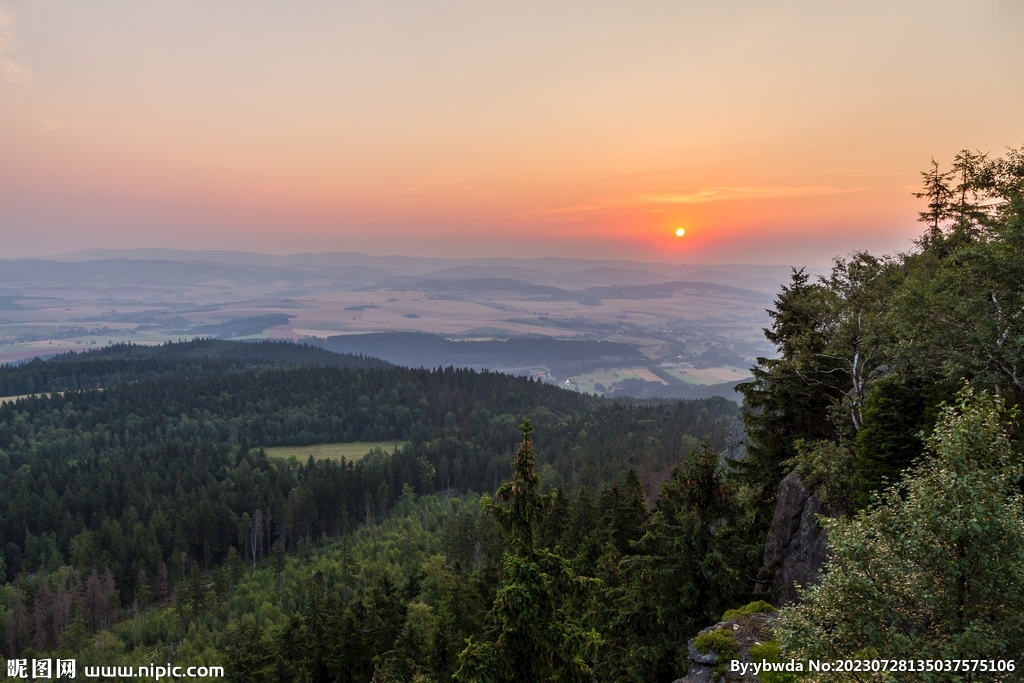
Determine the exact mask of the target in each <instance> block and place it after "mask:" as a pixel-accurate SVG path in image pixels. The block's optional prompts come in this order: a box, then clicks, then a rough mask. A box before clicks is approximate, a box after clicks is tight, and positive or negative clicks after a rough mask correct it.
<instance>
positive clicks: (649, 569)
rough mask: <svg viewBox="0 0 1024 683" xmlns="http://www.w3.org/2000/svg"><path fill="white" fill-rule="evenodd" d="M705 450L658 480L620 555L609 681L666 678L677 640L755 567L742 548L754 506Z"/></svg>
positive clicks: (681, 660)
mask: <svg viewBox="0 0 1024 683" xmlns="http://www.w3.org/2000/svg"><path fill="white" fill-rule="evenodd" d="M725 474H726V473H725V471H724V470H723V468H722V465H721V462H720V458H719V456H718V454H717V453H715V452H713V451H712V450H711V449H709V448H706V447H705V448H702V449H700V450H698V451H695V452H693V453H692V454H691V455H690V457H689V458H687V460H686V461H684V463H683V464H682V465H681V466H680V467H678V468H676V469H675V470H673V472H672V476H671V478H670V479H669V480H668V481H666V482H664V483H663V484H662V494H661V497H660V498H659V499H658V501H657V504H656V507H655V510H654V513H653V515H652V516H651V517H650V519H649V520H648V521H647V522H646V523H645V524H644V526H643V534H642V536H641V538H640V539H639V540H637V541H636V542H635V543H632V544H630V549H629V552H628V553H627V554H625V555H623V556H622V557H621V559H619V561H618V563H617V565H616V567H615V569H616V572H617V573H612V574H611V577H610V578H611V579H614V580H610V581H608V584H609V586H610V588H609V594H608V595H607V597H606V599H605V600H606V602H605V603H603V604H597V605H595V606H594V607H593V608H592V609H593V611H594V613H595V614H596V616H597V617H598V618H600V619H601V620H602V621H604V622H605V623H607V624H608V625H607V627H606V628H605V631H604V632H605V635H606V638H607V641H608V647H606V648H605V650H604V651H603V652H602V658H601V660H600V664H601V665H602V666H603V671H602V673H603V675H604V676H606V677H607V678H608V679H610V680H628V681H638V682H639V681H648V680H673V679H674V678H678V677H679V676H680V675H682V674H684V673H685V670H686V668H687V666H688V660H687V655H686V646H685V645H686V641H687V639H688V638H690V637H691V636H692V634H693V633H695V632H696V631H698V630H699V629H700V628H701V626H703V625H705V624H707V623H708V622H709V621H710V622H714V621H716V620H717V617H718V616H719V615H720V614H721V613H722V612H723V611H724V609H725V608H726V607H727V606H728V605H730V604H736V603H737V602H738V601H739V598H740V596H743V595H745V594H746V592H747V584H746V580H745V578H744V577H745V576H746V575H752V574H753V572H754V567H755V566H756V564H757V562H758V561H759V559H760V558H759V555H760V547H759V544H757V543H749V542H748V541H747V540H746V538H745V537H744V530H745V529H746V528H748V527H749V524H750V518H751V515H752V508H753V503H752V501H751V500H750V498H749V496H748V495H747V491H746V490H745V489H743V488H739V487H737V486H736V485H735V484H734V483H733V482H731V481H730V480H728V479H727V478H726V476H725Z"/></svg>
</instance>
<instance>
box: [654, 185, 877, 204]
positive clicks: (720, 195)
mask: <svg viewBox="0 0 1024 683" xmlns="http://www.w3.org/2000/svg"><path fill="white" fill-rule="evenodd" d="M862 190H863V188H840V187H828V186H822V185H807V186H792V187H786V186H778V187H772V186H766V187H707V188H703V189H700V190H696V191H694V192H686V193H679V194H676V193H665V194H648V195H642V196H641V197H640V199H641V201H643V202H647V203H651V204H706V203H707V202H726V201H733V200H737V199H776V198H780V197H815V196H818V195H826V194H845V193H847V192H860V191H862Z"/></svg>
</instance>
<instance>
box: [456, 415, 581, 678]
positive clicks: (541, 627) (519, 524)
mask: <svg viewBox="0 0 1024 683" xmlns="http://www.w3.org/2000/svg"><path fill="white" fill-rule="evenodd" d="M520 429H521V431H522V433H523V441H522V444H521V445H520V446H519V449H518V450H517V451H516V455H515V459H514V460H513V462H512V468H513V475H512V480H511V481H508V482H505V483H504V484H502V486H501V487H500V488H499V489H498V490H497V492H496V498H497V502H495V501H494V500H492V499H491V498H490V497H489V496H485V497H484V499H483V500H482V505H483V508H484V511H485V513H486V514H490V515H493V516H494V517H495V518H496V519H497V520H498V522H499V524H500V525H501V528H502V533H503V535H504V537H505V539H506V540H507V542H508V550H507V551H506V552H505V554H504V558H503V564H502V583H501V587H500V589H499V590H498V594H497V597H496V598H495V601H494V606H493V608H492V609H491V611H490V613H489V615H488V620H489V622H490V623H489V627H490V628H489V629H488V633H487V637H486V638H485V639H482V640H480V641H476V640H474V639H472V638H471V639H469V641H468V642H467V646H466V649H465V650H463V652H462V654H460V655H459V668H458V671H457V672H456V674H455V679H456V680H457V681H460V682H461V683H491V682H493V683H498V682H499V681H500V682H508V683H512V682H513V681H514V682H517V683H519V682H526V681H529V682H530V683H540V682H545V681H559V682H563V681H564V682H568V681H580V682H583V681H589V680H590V679H591V677H592V671H591V664H592V662H593V660H594V657H595V656H596V653H597V649H598V647H599V646H600V643H601V638H600V636H599V635H598V634H597V632H596V631H594V630H593V629H587V628H585V627H584V626H583V625H582V624H581V623H580V620H579V617H578V615H576V614H574V613H573V612H572V610H571V608H570V604H571V602H572V600H571V598H572V597H573V595H574V594H575V593H577V592H579V591H581V590H583V589H584V588H585V587H586V586H587V585H588V584H589V583H590V581H588V580H586V579H582V578H580V577H577V576H576V575H575V573H574V572H573V571H572V569H571V568H570V567H569V564H568V562H567V561H566V560H565V559H564V558H563V557H560V556H559V555H556V554H554V553H552V552H551V551H550V550H546V549H544V550H538V549H537V547H536V536H537V533H538V531H539V530H540V527H541V524H542V522H543V521H544V517H545V514H546V512H547V510H548V509H549V507H550V506H551V505H552V503H553V496H552V495H551V494H548V495H543V494H541V493H540V477H539V476H538V475H537V473H536V470H535V465H536V460H537V456H536V454H535V453H534V451H533V444H532V442H531V438H530V437H531V434H532V432H533V426H532V425H531V424H530V421H529V420H523V423H522V425H521V427H520Z"/></svg>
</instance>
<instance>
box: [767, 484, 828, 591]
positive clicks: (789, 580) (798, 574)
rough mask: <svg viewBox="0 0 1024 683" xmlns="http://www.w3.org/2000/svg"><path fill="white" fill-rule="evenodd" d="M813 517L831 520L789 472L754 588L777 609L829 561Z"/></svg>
mask: <svg viewBox="0 0 1024 683" xmlns="http://www.w3.org/2000/svg"><path fill="white" fill-rule="evenodd" d="M816 515H824V516H826V517H831V516H834V515H833V513H832V510H829V509H828V508H826V507H824V506H823V505H822V502H821V497H820V496H818V494H817V493H814V492H812V491H809V490H808V489H807V488H805V487H804V485H803V484H802V483H801V481H800V475H798V474H797V473H796V472H790V473H789V474H788V475H787V476H786V478H785V479H783V480H782V483H780V484H779V497H778V502H777V503H776V506H775V516H774V517H773V518H772V525H771V528H770V529H769V530H768V538H767V540H766V541H765V547H764V565H763V566H762V568H761V572H760V575H759V584H758V588H757V590H758V591H759V592H769V593H770V594H771V595H772V596H773V598H774V600H773V602H774V603H775V604H776V605H786V604H789V603H791V602H793V601H794V600H796V596H797V592H796V588H795V586H802V587H806V586H809V585H811V584H813V583H815V582H816V581H817V580H818V575H819V574H820V572H821V567H822V565H824V564H825V561H826V560H828V557H829V550H828V533H827V532H826V531H825V529H823V528H822V527H821V525H820V524H818V520H817V519H816Z"/></svg>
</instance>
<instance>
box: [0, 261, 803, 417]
mask: <svg viewBox="0 0 1024 683" xmlns="http://www.w3.org/2000/svg"><path fill="white" fill-rule="evenodd" d="M789 275H790V268H789V267H787V266H752V265H723V266H696V265H690V266H688V265H672V264H664V263H644V262H634V261H594V260H587V259H569V258H537V259H512V258H490V259H488V258H475V259H455V258H451V259H444V258H425V257H408V256H384V257H374V256H367V255H363V254H358V253H354V252H335V253H324V254H296V255H291V256H271V255H264V254H257V253H250V252H227V251H186V250H169V249H146V250H141V249H137V250H121V251H118V250H91V251H85V252H77V253H72V254H65V255H59V256H55V257H50V258H47V259H17V260H8V261H4V262H2V267H0V362H17V361H24V360H26V359H30V358H33V357H37V356H38V357H42V358H46V357H49V356H52V355H54V354H58V353H63V352H67V351H82V350H86V349H89V348H96V347H101V346H105V345H110V344H115V343H122V342H130V343H133V344H158V343H164V342H167V341H176V340H180V339H190V338H194V337H211V338H219V339H234V340H258V339H275V340H290V341H299V342H306V343H310V344H315V345H320V346H324V347H325V348H328V349H331V350H335V351H340V352H351V353H359V354H363V355H370V356H377V357H380V358H383V359H385V360H388V361H391V362H394V363H397V364H402V365H408V366H413V367H417V366H424V367H437V366H448V365H455V366H466V367H474V368H489V369H495V370H501V371H507V372H512V373H515V374H524V375H531V376H534V377H537V378H540V379H543V380H545V381H547V382H551V383H558V384H561V385H563V386H565V387H567V388H572V389H576V390H582V391H587V392H594V393H602V394H609V395H631V396H660V397H672V396H676V397H682V396H697V395H707V394H709V393H710V394H719V395H726V396H729V397H730V398H735V395H734V394H733V392H732V391H731V387H730V385H731V384H734V383H735V382H737V381H739V380H742V379H744V378H746V377H747V376H748V368H749V367H750V365H751V363H752V362H753V361H754V359H755V358H756V357H757V356H759V355H765V354H770V352H771V348H770V346H768V345H767V344H766V342H765V341H764V338H763V334H762V328H763V327H764V326H765V324H766V323H767V322H768V316H767V314H766V312H765V311H766V309H768V308H770V307H771V303H772V298H773V293H774V292H777V291H778V288H779V285H780V284H781V283H782V282H784V281H786V280H787V279H788V277H789ZM598 342H600V343H598Z"/></svg>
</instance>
